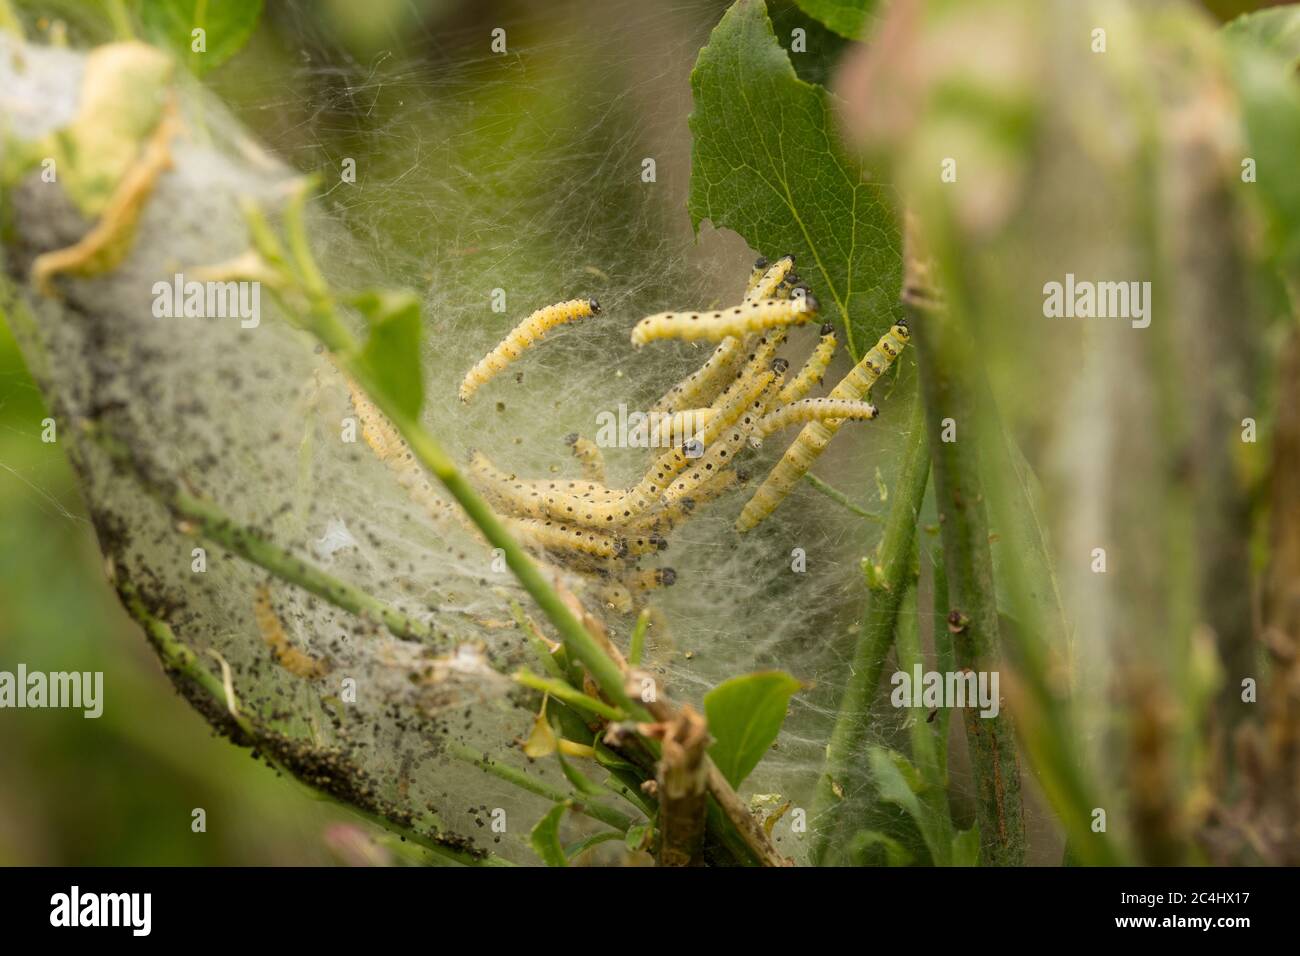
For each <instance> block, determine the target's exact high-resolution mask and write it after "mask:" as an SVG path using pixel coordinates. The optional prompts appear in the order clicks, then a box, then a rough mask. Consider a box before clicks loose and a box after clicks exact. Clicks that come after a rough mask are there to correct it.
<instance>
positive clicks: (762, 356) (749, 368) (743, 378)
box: [713, 330, 785, 408]
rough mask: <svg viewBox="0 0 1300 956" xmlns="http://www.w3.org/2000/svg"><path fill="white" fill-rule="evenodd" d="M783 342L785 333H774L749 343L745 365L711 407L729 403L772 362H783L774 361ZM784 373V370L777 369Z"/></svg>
mask: <svg viewBox="0 0 1300 956" xmlns="http://www.w3.org/2000/svg"><path fill="white" fill-rule="evenodd" d="M784 342H785V332H784V331H780V330H778V331H776V332H773V333H769V334H768V335H763V336H758V337H755V338H753V340H752V341H751V343H750V344H751V345H752V349H751V351H750V353H749V357H748V358H747V359H746V360H745V364H744V365H743V366H742V367H741V369H740V372H739V373H738V374H737V375H736V378H735V379H734V380H733V381H732V383H731V384H730V385H728V386H727V387H726V388H725V389H723V390H722V393H721V394H720V395H719V396H718V397H717V398H716V399H715V400H714V402H713V407H714V408H720V407H722V406H723V405H725V404H726V403H727V402H729V401H730V400H731V399H732V398H733V397H735V395H736V394H737V393H738V392H740V391H743V390H745V389H746V388H748V387H749V386H750V385H751V384H752V383H753V381H754V377H755V376H757V375H761V374H762V373H763V372H765V371H767V370H768V369H770V368H772V367H773V366H772V363H773V361H781V362H784V361H785V360H784V359H780V360H777V359H775V358H774V357H775V355H776V350H777V349H779V348H780V347H781V345H782V344H783V343H784ZM779 371H782V372H784V371H785V370H784V368H782V369H779Z"/></svg>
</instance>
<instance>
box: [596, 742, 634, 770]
mask: <svg viewBox="0 0 1300 956" xmlns="http://www.w3.org/2000/svg"><path fill="white" fill-rule="evenodd" d="M592 746H593V749H595V751H596V763H598V764H600V765H601V766H602V767H605V768H606V769H609V770H635V769H636V765H635V764H633V763H629V762H628V761H626V760H624V759H623V758H622V757H620V756H619V755H618V754H616V753H614V751H612V750H610V749H609V748H608V747H607V746H605V744H603V743H602V742H601V741H600V740H599V739H597V740H595V741H594V742H593V744H592Z"/></svg>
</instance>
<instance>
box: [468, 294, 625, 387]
mask: <svg viewBox="0 0 1300 956" xmlns="http://www.w3.org/2000/svg"><path fill="white" fill-rule="evenodd" d="M599 314H600V303H599V302H597V301H596V300H595V299H569V300H568V301H567V302H557V303H556V304H555V305H548V306H547V307H546V308H544V309H538V310H537V311H536V312H534V313H533V314H532V315H530V316H529V317H528V318H526V319H524V320H523V321H522V322H520V323H519V324H518V325H517V326H515V327H514V329H513V330H512V331H511V332H510V334H509V335H507V336H506V337H505V338H504V339H502V340H501V342H500V343H498V345H497V347H496V348H494V349H493V350H492V351H491V352H488V354H487V355H485V356H483V358H481V359H479V362H478V364H477V365H475V366H474V367H473V368H472V369H470V370H469V372H468V374H466V376H465V380H464V381H463V382H461V383H460V400H461V401H462V402H468V401H469V400H470V397H471V396H472V395H473V394H474V393H475V392H476V391H477V390H478V389H479V388H480V387H481V386H482V385H483V384H484V383H486V382H487V381H489V380H490V379H491V378H492V377H493V376H494V375H496V374H497V373H498V372H500V371H501V370H502V369H504V368H506V367H507V366H509V365H510V363H511V362H513V361H515V359H517V358H519V356H520V354H521V353H522V352H523V351H524V349H527V348H529V347H530V346H532V345H534V344H536V343H537V342H538V341H539V340H540V339H541V338H542V336H544V335H545V334H546V333H547V332H548V331H550V330H551V329H553V328H555V327H556V326H557V325H564V324H565V323H566V322H576V321H577V320H578V319H585V318H587V316H590V315H599Z"/></svg>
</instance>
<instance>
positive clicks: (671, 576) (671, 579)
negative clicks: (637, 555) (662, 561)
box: [655, 568, 677, 588]
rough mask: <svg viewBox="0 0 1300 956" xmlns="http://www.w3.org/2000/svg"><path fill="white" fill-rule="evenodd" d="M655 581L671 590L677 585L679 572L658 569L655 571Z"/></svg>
mask: <svg viewBox="0 0 1300 956" xmlns="http://www.w3.org/2000/svg"><path fill="white" fill-rule="evenodd" d="M655 579H656V580H657V581H658V582H659V583H660V584H662V585H663V586H664V587H666V588H670V587H672V586H673V585H674V584H676V583H677V572H676V571H674V570H673V569H672V568H658V569H656V571H655Z"/></svg>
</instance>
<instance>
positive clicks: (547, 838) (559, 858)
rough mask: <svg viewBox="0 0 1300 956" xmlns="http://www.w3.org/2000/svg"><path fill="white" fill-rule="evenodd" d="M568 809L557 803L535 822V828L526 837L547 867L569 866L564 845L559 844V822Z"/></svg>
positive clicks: (564, 805)
mask: <svg viewBox="0 0 1300 956" xmlns="http://www.w3.org/2000/svg"><path fill="white" fill-rule="evenodd" d="M568 809H569V808H568V806H567V805H566V804H563V803H557V804H556V805H555V806H553V807H551V809H550V810H549V811H548V812H547V814H546V816H544V817H542V818H541V819H540V820H538V821H537V826H535V827H533V829H532V832H531V833H530V834H529V835H528V842H529V843H530V844H531V845H532V848H533V850H534V851H536V853H537V855H538V856H540V857H541V858H542V862H544V863H545V864H546V865H547V866H568V865H569V861H568V858H567V857H566V856H565V855H564V845H563V844H562V843H560V821H562V820H563V819H564V811H566V810H568Z"/></svg>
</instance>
